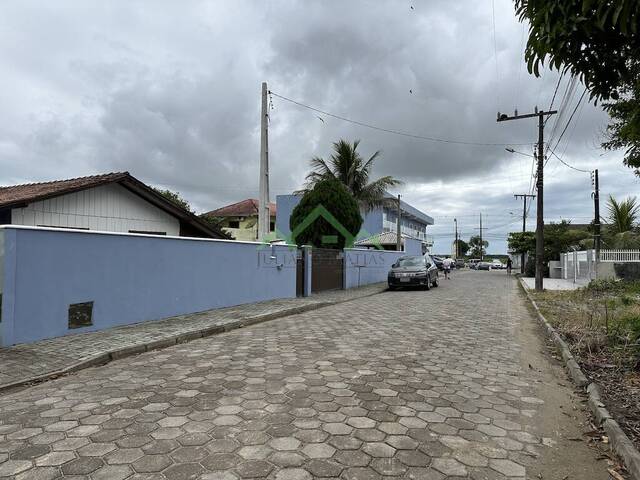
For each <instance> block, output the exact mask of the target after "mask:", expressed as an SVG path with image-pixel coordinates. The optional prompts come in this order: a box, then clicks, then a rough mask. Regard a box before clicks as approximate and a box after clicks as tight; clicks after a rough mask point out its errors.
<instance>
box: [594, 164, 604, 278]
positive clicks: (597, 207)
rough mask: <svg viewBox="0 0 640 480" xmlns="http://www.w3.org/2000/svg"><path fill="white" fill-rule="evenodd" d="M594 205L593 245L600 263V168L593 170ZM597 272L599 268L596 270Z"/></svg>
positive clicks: (597, 260)
mask: <svg viewBox="0 0 640 480" xmlns="http://www.w3.org/2000/svg"><path fill="white" fill-rule="evenodd" d="M593 186H594V190H593V207H594V219H593V227H594V229H595V235H594V242H593V247H594V248H595V250H596V265H598V263H600V242H601V238H602V237H600V182H599V180H598V169H597V168H596V169H595V171H594V172H593ZM596 274H597V270H596Z"/></svg>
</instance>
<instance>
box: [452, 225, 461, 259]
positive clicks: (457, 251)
mask: <svg viewBox="0 0 640 480" xmlns="http://www.w3.org/2000/svg"><path fill="white" fill-rule="evenodd" d="M453 223H455V225H456V240H455V244H454V245H455V246H456V249H455V252H456V260H457V259H458V255H460V250H459V249H458V219H457V218H454V219H453Z"/></svg>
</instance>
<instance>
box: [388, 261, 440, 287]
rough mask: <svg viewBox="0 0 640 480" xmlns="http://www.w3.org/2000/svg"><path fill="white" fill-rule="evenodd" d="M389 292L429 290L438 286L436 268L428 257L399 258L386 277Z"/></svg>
mask: <svg viewBox="0 0 640 480" xmlns="http://www.w3.org/2000/svg"><path fill="white" fill-rule="evenodd" d="M387 283H388V285H389V290H394V289H396V288H399V287H410V286H420V287H424V288H425V289H427V290H429V289H431V287H437V286H438V267H436V265H435V264H434V263H433V261H432V260H431V257H430V256H429V255H424V256H405V257H400V258H399V259H398V261H397V262H396V263H394V264H393V265H392V266H391V270H389V275H388V277H387Z"/></svg>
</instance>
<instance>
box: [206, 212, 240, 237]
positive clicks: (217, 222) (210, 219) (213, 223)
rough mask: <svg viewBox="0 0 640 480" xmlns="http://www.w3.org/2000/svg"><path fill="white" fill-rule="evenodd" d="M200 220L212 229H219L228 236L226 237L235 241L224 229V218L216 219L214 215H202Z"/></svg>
mask: <svg viewBox="0 0 640 480" xmlns="http://www.w3.org/2000/svg"><path fill="white" fill-rule="evenodd" d="M200 220H202V221H203V222H204V223H206V224H207V225H209V226H210V227H212V228H214V229H217V230H218V231H219V232H220V233H222V234H224V235H226V237H227V238H228V239H230V240H233V239H234V238H233V236H232V235H231V234H229V232H227V231H226V230H225V229H224V228H222V222H223V221H224V219H223V218H222V217H214V216H213V215H206V214H202V215H200Z"/></svg>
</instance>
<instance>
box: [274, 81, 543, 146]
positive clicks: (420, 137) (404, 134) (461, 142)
mask: <svg viewBox="0 0 640 480" xmlns="http://www.w3.org/2000/svg"><path fill="white" fill-rule="evenodd" d="M269 93H270V94H271V95H273V96H274V97H277V98H280V99H282V100H285V101H287V102H290V103H293V104H294V105H297V106H299V107H303V108H307V109H309V110H312V111H314V112H316V113H321V114H323V115H326V116H327V117H332V118H336V119H338V120H342V121H343V122H348V123H353V124H354V125H358V126H361V127H366V128H370V129H372V130H377V131H380V132H386V133H391V134H393V135H400V136H402V137H409V138H415V139H418V140H427V141H430V142H439V143H450V144H455V145H474V146H481V147H508V146H521V145H531V142H528V143H484V142H468V141H464V140H452V139H447V138H438V137H430V136H425V135H415V134H413V133H408V132H403V131H401V130H393V129H389V128H383V127H378V126H376V125H372V124H370V123H365V122H361V121H359V120H353V119H350V118H347V117H343V116H341V115H336V114H334V113H329V112H327V111H324V110H320V109H319V108H316V107H312V106H311V105H306V104H304V103H302V102H298V101H296V100H293V99H291V98H287V97H285V96H283V95H280V94H277V93H275V92H273V91H270V92H269Z"/></svg>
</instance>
